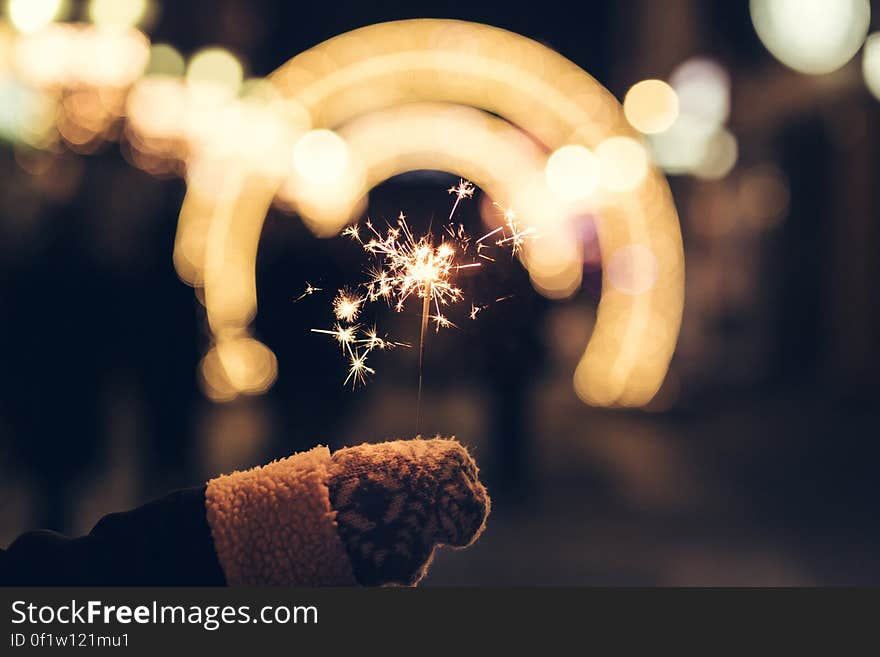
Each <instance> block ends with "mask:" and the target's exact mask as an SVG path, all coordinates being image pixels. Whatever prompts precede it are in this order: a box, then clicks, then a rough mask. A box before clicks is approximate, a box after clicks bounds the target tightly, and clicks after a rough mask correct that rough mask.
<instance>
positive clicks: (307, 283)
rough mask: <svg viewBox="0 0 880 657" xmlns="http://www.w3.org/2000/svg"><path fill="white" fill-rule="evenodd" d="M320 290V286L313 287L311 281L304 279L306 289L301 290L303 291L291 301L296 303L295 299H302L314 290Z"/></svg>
mask: <svg viewBox="0 0 880 657" xmlns="http://www.w3.org/2000/svg"><path fill="white" fill-rule="evenodd" d="M320 291H321V288H319V287H315V286H314V285H312V284H311V283H309V282H308V281H306V289H305V290H303V293H302V294H300V295H299V296H298V297H297V298H296V299H294V300H293V302H294V303H296V302H297V301H302V300H303V299H305V298H306V297H308V296H311V295H313V294H314V293H315V292H320Z"/></svg>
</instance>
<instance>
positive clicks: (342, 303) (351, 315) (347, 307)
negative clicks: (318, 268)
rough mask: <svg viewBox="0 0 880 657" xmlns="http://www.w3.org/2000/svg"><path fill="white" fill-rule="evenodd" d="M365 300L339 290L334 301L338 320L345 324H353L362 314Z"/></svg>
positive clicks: (334, 312)
mask: <svg viewBox="0 0 880 657" xmlns="http://www.w3.org/2000/svg"><path fill="white" fill-rule="evenodd" d="M363 302H364V299H363V298H361V297H358V296H355V295H353V294H351V293H350V292H348V291H346V290H339V291H338V292H337V293H336V298H334V299H333V314H334V315H335V316H336V319H339V320H342V321H344V322H353V321H354V320H356V319H357V318H358V315H360V313H361V304H362V303H363Z"/></svg>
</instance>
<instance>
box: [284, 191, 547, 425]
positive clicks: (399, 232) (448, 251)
mask: <svg viewBox="0 0 880 657" xmlns="http://www.w3.org/2000/svg"><path fill="white" fill-rule="evenodd" d="M447 191H448V192H449V193H450V194H453V195H455V202H454V203H453V205H452V209H451V211H450V212H449V217H448V218H447V224H446V225H445V226H444V227H443V230H442V231H441V232H440V233H439V234H438V235H436V236H435V235H434V234H433V233H432V232H431V231H430V230H429V231H428V232H426V233H425V234H423V235H421V236H416V235H415V234H414V233H413V231H412V229H411V228H410V226H409V224H408V223H407V220H406V215H404V214H403V213H402V212H401V213H400V215H399V216H398V218H397V221H396V223H394V224H388V225H387V226H386V228H385V229H384V230H379V229H377V228H376V226H375V225H374V224H373V222H372V221H371V220H370V219H367V220H366V221H365V222H364V224H363V229H364V230H363V231H362V229H361V228H362V227H361V226H359V225H358V224H353V225H351V226H349V227H348V228H346V229H345V230H344V231H342V235H343V236H345V237H349V238H351V240H352V241H354V242H357V243H358V244H360V245H361V247H362V248H363V250H364V252H365V253H367V254H368V255H369V256H370V257H371V258H372V259H373V264H372V266H371V267H370V268H369V269H368V270H367V279H366V281H364V282H363V283H361V284H360V285H359V286H358V290H359V291H358V292H354V291H352V290H350V289H341V290H339V291H338V292H337V293H336V296H335V297H334V299H333V302H332V310H333V315H334V317H335V318H336V320H337V322H336V324H334V326H333V328H332V329H312V332H314V333H322V334H325V335H329V336H331V337H333V338H334V339H335V340H336V341H337V342H338V343H339V345H340V348H341V349H342V353H343V355H345V356H346V357H347V359H348V364H349V370H348V376H347V377H346V378H345V382H344V385H345V384H348V383H349V382H351V383H352V387H356V386H357V385H358V384H364V383H365V382H366V379H367V376H368V375H372V374H375V370H374V369H373V368H371V367H370V366H368V365H367V354H369V353H370V352H371V351H373V350H374V349H379V350H384V349H389V348H392V347H398V346H407V347H408V346H409V345H408V344H406V343H402V342H394V341H391V340H389V339H388V338H387V337H380V336H379V334H378V331H377V329H376V326H375V325H373V326H372V327H371V328H369V329H366V330H365V329H363V328H362V325H361V324H355V323H354V322H355V321H356V320H357V319H358V318H359V317H360V316H361V313H362V312H363V310H364V308H365V306H366V305H367V304H370V303H374V302H380V301H384V302H385V303H386V304H388V305H389V306H390V307H392V308H393V309H394V310H395V311H397V312H402V311H403V309H404V307H405V305H406V302H407V301H408V300H409V299H410V298H413V297H415V298H418V299H421V300H422V303H421V325H420V330H419V395H418V409H419V411H418V412H419V415H420V411H421V399H422V381H423V370H424V368H423V363H424V353H425V338H426V333H427V328H428V322H429V321H430V322H433V323H434V327H435V331H436V332H439V331H440V329H441V328H455V327H456V325H455V324H454V323H453V322H452V321H451V320H450V319H449V318H448V317H447V316H446V315H445V314H444V312H443V311H444V309H445V308H447V307H450V306H453V305H455V304H457V303H459V302H461V301H463V299H464V296H465V295H464V292H463V290H462V289H461V288H460V287H459V285H458V281H457V275H458V274H459V272H461V271H462V270H467V269H478V268H480V267H482V266H483V265H484V264H485V263H486V262H495V258H493V257H492V256H491V255H489V253H487V252H486V251H489V250H490V249H493V248H496V249H497V248H503V249H510V252H511V255H512V256H515V255H516V254H517V253H519V251H520V250H521V249H522V245H523V244H524V243H525V241H526V240H528V239H533V238H535V237H537V235H536V232H535V229H534V228H532V227H528V228H521V227H520V226H519V224H518V223H517V221H516V214H515V213H514V212H513V210H511V209H505V208H502V207H501V206H499V205H498V204H497V203H496V204H495V205H496V207H498V208H499V210H500V211H501V212H502V215H503V218H504V223H503V224H502V225H500V226H498V227H497V228H495V229H493V230H491V231H489V232H488V233H486V234H485V235H483V236H481V237H479V238H478V239H476V240H473V239H472V238H471V236H470V235H469V234H468V233H467V231H466V230H465V228H464V226H463V225H462V224H460V223H455V222H454V221H453V219H454V216H455V212H456V210H457V209H458V207H459V204H460V203H461V201H463V200H465V199H470V198H472V197H473V195H474V191H475V188H474V186H473V185H472V184H471V183H470V182H468V181H466V180H460V181H459V183H458V184H457V185H454V186H452V187H451V188H449V189H448V190H447ZM310 289H313V290H315V291H317V289H315V288H312V286H311V285H309V284H308V283H307V284H306V292H305V293H304V294H303V295H302V296H301V297H300V298H302V297H303V296H306V295H307V294H312V292H310V291H309V290H310ZM508 298H510V297H509V296H507V297H500V298H498V299H496V300H495V301H496V302H497V301H504V300H506V299H508ZM470 306H471V307H470V313H469V315H468V316H469V318H470V319H472V320H475V319H476V318H477V315H478V314H479V313H480V312H482V311H483V310H485V309H486V308H488V307H489V306H488V304H475V303H473V302H472V303H471V304H470ZM417 423H418V421H417Z"/></svg>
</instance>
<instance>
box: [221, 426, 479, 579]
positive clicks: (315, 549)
mask: <svg viewBox="0 0 880 657" xmlns="http://www.w3.org/2000/svg"><path fill="white" fill-rule="evenodd" d="M478 473H479V471H478V469H477V465H476V463H474V460H473V459H472V458H471V456H470V455H469V454H468V452H467V450H466V449H465V448H464V447H463V446H462V445H461V444H460V443H458V442H457V441H456V440H454V439H440V438H435V439H433V440H422V439H414V440H399V441H392V442H387V443H379V444H363V445H359V446H357V447H349V448H345V449H341V450H339V451H337V452H335V453H334V454H332V455H331V454H330V451H329V450H328V449H327V448H325V447H316V448H314V449H312V450H310V451H308V452H303V453H301V454H295V455H293V456H291V457H289V458H286V459H282V460H279V461H275V462H273V463H270V464H268V465H265V466H262V467H258V468H254V469H252V470H247V471H245V472H236V473H233V474H231V475H225V476H222V477H218V478H217V479H213V480H211V481H210V482H209V483H208V486H207V491H206V494H205V505H206V508H207V517H208V524H209V525H210V528H211V534H212V536H213V540H214V547H215V550H216V553H217V557H218V560H219V563H220V566H221V568H222V569H223V572H224V575H225V577H226V581H227V583H228V584H230V585H248V586H267V585H272V586H328V585H343V586H344V585H354V584H362V585H366V586H376V585H383V584H402V585H415V584H417V583H418V581H419V580H420V579H421V578H422V577H423V576H424V575H425V573H426V571H427V568H428V566H429V564H430V562H431V559H432V556H433V553H434V550H435V548H436V547H438V546H442V545H447V546H451V547H456V548H462V547H466V546H468V545H470V544H471V543H473V542H474V541H475V540H476V539H477V537H478V536H479V535H480V533H481V532H482V531H483V527H484V526H485V522H486V517H487V516H488V513H489V508H490V502H489V496H488V495H487V493H486V489H485V488H484V487H483V485H482V484H481V483H480V481H479V478H478Z"/></svg>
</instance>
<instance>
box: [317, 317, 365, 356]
mask: <svg viewBox="0 0 880 657" xmlns="http://www.w3.org/2000/svg"><path fill="white" fill-rule="evenodd" d="M358 328H360V327H359V326H342V325H341V324H336V325H335V326H334V327H333V329H332V330H328V329H314V328H313V329H312V333H323V334H325V335H332V336H333V337H334V338H335V339H336V341H337V342H338V343H339V346H340V347H341V348H342V353H345V352H346V351H347V352H348V354H349V355H352V350H351V345H352V343H354V341H355V337H356V333H357V330H358Z"/></svg>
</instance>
